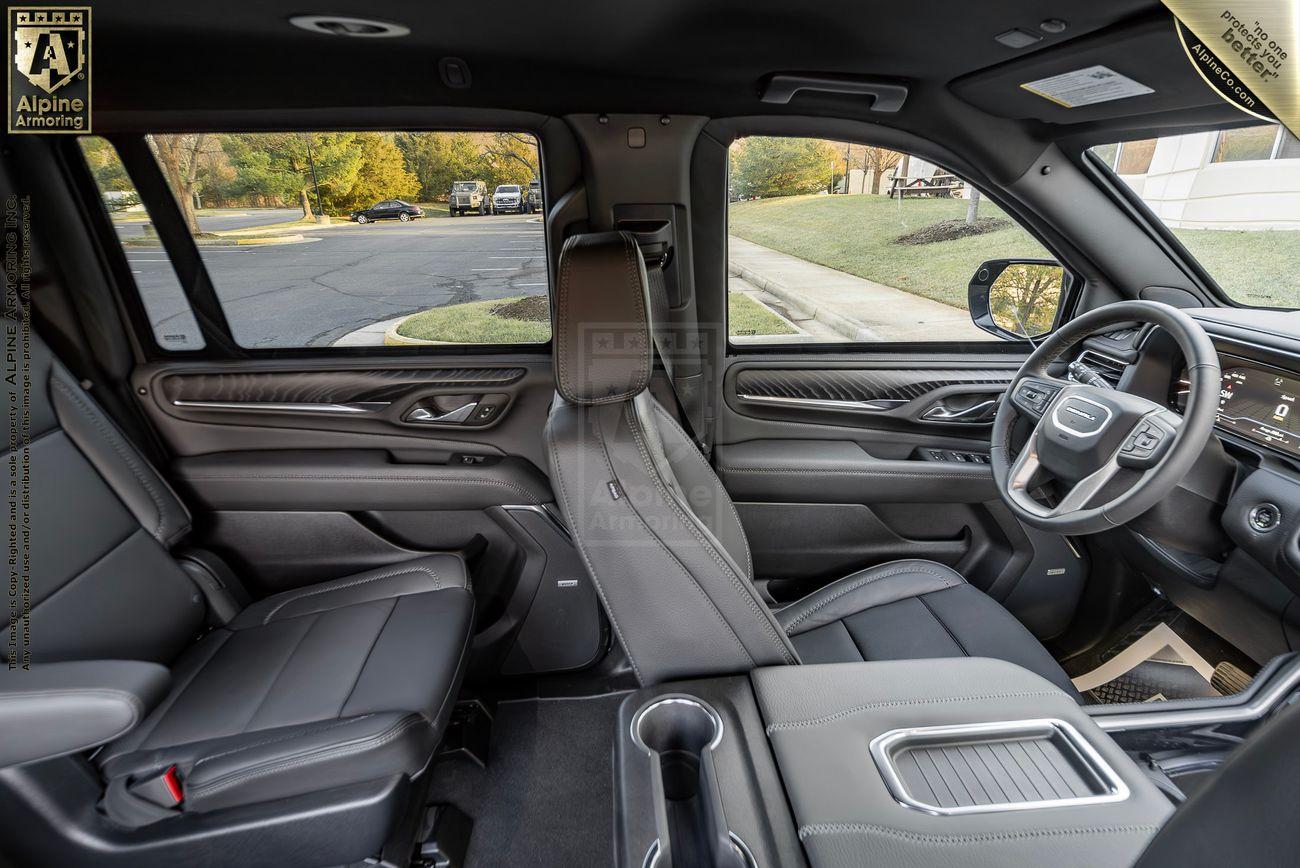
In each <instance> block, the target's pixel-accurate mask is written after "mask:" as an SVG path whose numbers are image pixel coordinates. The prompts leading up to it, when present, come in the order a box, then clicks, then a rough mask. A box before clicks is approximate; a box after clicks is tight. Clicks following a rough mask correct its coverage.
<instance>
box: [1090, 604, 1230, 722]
mask: <svg viewBox="0 0 1300 868" xmlns="http://www.w3.org/2000/svg"><path fill="white" fill-rule="evenodd" d="M1213 676H1214V666H1213V665H1212V664H1211V663H1210V662H1209V661H1207V660H1206V659H1205V658H1204V657H1202V656H1201V655H1200V654H1198V653H1197V652H1196V650H1195V649H1194V648H1193V647H1192V646H1191V645H1190V644H1189V643H1188V642H1187V641H1186V640H1185V639H1183V638H1182V637H1181V636H1179V635H1178V634H1177V633H1175V632H1174V630H1173V629H1172V628H1171V627H1170V626H1169V625H1168V624H1165V623H1158V624H1156V625H1155V626H1153V627H1151V628H1150V629H1149V630H1147V631H1146V632H1145V633H1143V634H1142V636H1141V637H1140V638H1138V639H1137V640H1136V641H1134V642H1132V643H1131V644H1129V645H1128V647H1126V648H1124V649H1123V650H1122V651H1120V652H1119V653H1118V654H1115V655H1114V656H1112V657H1110V658H1109V659H1107V660H1106V662H1104V663H1102V664H1101V665H1100V666H1098V667H1097V668H1095V669H1093V670H1092V671H1090V672H1086V673H1084V674H1082V675H1079V676H1077V677H1075V678H1074V679H1072V680H1073V681H1074V686H1075V688H1076V689H1077V690H1078V691H1079V692H1080V693H1083V694H1085V695H1087V696H1088V697H1089V698H1091V699H1092V700H1093V701H1094V702H1098V703H1118V702H1155V701H1159V700H1162V699H1194V698H1199V697H1210V696H1218V695H1219V692H1218V691H1217V690H1215V689H1214V688H1213V687H1212V686H1211V685H1210V680H1211V678H1212V677H1213Z"/></svg>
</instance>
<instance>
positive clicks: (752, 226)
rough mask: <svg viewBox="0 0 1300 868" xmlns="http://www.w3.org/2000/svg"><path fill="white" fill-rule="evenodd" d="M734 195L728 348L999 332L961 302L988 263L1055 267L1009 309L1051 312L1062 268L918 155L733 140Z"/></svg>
mask: <svg viewBox="0 0 1300 868" xmlns="http://www.w3.org/2000/svg"><path fill="white" fill-rule="evenodd" d="M728 199H729V205H728V212H727V214H728V216H727V232H728V239H727V243H728V272H729V287H728V288H729V293H728V334H729V336H730V339H731V341H732V343H734V344H739V345H746V344H775V343H794V342H797V343H808V342H821V343H845V342H859V343H869V342H908V343H911V342H931V341H932V342H945V343H951V342H959V341H994V340H999V338H997V337H994V336H992V335H990V334H989V333H988V332H987V331H985V330H983V329H982V328H980V327H977V326H976V325H975V324H974V323H973V322H972V320H971V314H970V310H969V306H968V303H967V287H968V284H970V283H971V280H972V277H973V276H974V275H975V274H976V273H977V272H978V271H980V270H981V269H980V266H981V263H983V262H985V261H986V260H994V259H1004V260H1036V261H1038V263H1037V264H1036V266H1035V268H1036V269H1037V271H1036V273H1038V274H1040V275H1042V274H1045V271H1052V272H1054V273H1055V275H1056V277H1055V280H1054V282H1053V280H1052V279H1051V276H1050V275H1047V278H1048V279H1046V280H1045V281H1044V280H1039V281H1037V282H1034V281H1030V282H1028V283H1026V284H1025V288H1024V292H1019V290H1015V292H1017V293H1019V294H1017V295H1016V296H1015V297H1016V301H1015V303H1014V304H1013V305H1012V307H1011V308H1008V310H1012V309H1013V312H1014V313H1015V314H1017V315H1019V316H1020V317H1021V318H1022V319H1023V320H1024V323H1025V328H1026V329H1028V330H1030V331H1039V330H1040V328H1041V327H1042V326H1043V325H1044V324H1046V328H1048V329H1050V327H1051V323H1052V322H1053V321H1054V319H1055V316H1056V309H1057V306H1058V305H1059V302H1060V296H1061V291H1060V290H1061V279H1060V276H1061V274H1062V273H1063V272H1062V270H1061V268H1060V266H1057V265H1054V264H1052V263H1051V262H1050V260H1052V259H1053V256H1052V254H1051V253H1050V252H1048V251H1047V250H1046V249H1045V248H1044V247H1043V246H1042V245H1041V244H1040V243H1039V242H1038V241H1037V240H1036V239H1035V238H1034V237H1033V236H1032V235H1030V234H1029V233H1028V232H1026V231H1025V230H1024V229H1023V228H1022V227H1021V226H1020V225H1019V224H1017V223H1016V222H1015V220H1014V219H1012V218H1011V217H1010V216H1009V215H1007V214H1006V213H1004V212H1003V211H1002V210H1001V209H999V208H998V207H997V206H996V205H994V204H993V203H992V202H990V201H989V200H988V199H986V198H983V197H981V196H980V193H979V191H978V190H976V189H974V188H973V187H970V186H969V185H968V184H966V183H965V182H964V181H963V180H962V179H961V178H959V177H957V176H955V175H953V174H951V173H949V172H948V171H947V170H945V169H944V168H943V167H941V166H937V165H935V164H933V163H930V162H927V161H925V160H924V159H921V158H920V157H917V156H914V155H909V154H903V153H899V152H897V151H891V150H889V149H887V148H880V147H872V146H868V145H862V144H857V143H848V142H837V141H828V140H824V139H805V138H786V137H772V136H755V137H751V138H745V139H740V140H738V141H736V142H735V143H733V144H732V146H731V152H730V175H729V193H728ZM1042 260H1048V261H1049V262H1048V263H1043V262H1042ZM1010 283H1011V281H1010V279H1009V278H1008V281H1006V284H1007V286H1009V285H1010ZM1008 291H1011V290H1008ZM1022 296H1023V297H1022ZM995 319H996V318H995ZM997 324H998V325H999V326H1000V325H1001V323H1000V322H998V323H997ZM1006 331H1007V332H1009V333H1016V334H1018V333H1020V331H1021V329H1015V328H1011V329H1006ZM1007 336H1008V337H1009V336H1011V334H1007Z"/></svg>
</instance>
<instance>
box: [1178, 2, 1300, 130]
mask: <svg viewBox="0 0 1300 868" xmlns="http://www.w3.org/2000/svg"><path fill="white" fill-rule="evenodd" d="M1164 3H1165V5H1166V6H1168V7H1169V9H1170V10H1171V11H1172V12H1173V13H1174V15H1175V16H1176V17H1177V28H1178V35H1179V38H1180V39H1181V40H1182V43H1183V48H1184V50H1185V51H1186V52H1187V57H1188V59H1190V60H1191V62H1192V65H1193V67H1194V68H1195V69H1196V71H1197V72H1198V73H1200V76H1201V78H1203V79H1204V80H1205V82H1206V84H1208V85H1209V86H1210V87H1211V88H1213V89H1214V90H1215V92H1216V93H1218V94H1219V96H1221V97H1223V98H1224V99H1225V100H1227V101H1228V102H1229V103H1231V104H1232V105H1235V106H1236V107H1237V108H1239V109H1241V110H1242V111H1244V112H1246V113H1248V114H1252V115H1254V116H1255V117H1257V118H1261V119H1262V120H1269V121H1271V120H1279V121H1281V122H1282V124H1283V126H1285V127H1287V128H1288V129H1289V130H1291V132H1292V133H1295V134H1297V135H1300V132H1298V131H1300V57H1298V56H1297V55H1296V52H1297V51H1300V0H1164Z"/></svg>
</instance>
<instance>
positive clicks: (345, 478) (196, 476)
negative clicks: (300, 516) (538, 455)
mask: <svg viewBox="0 0 1300 868" xmlns="http://www.w3.org/2000/svg"><path fill="white" fill-rule="evenodd" d="M184 479H185V480H186V481H187V482H223V481H231V480H234V481H243V480H249V479H315V480H323V481H327V482H330V481H334V482H466V483H472V484H476V485H478V484H482V485H500V486H504V487H505V488H509V489H511V490H512V491H517V492H519V493H520V494H522V495H523V496H524V497H527V498H530V499H532V500H534V501H535V500H537V495H536V494H535V493H534V492H531V491H529V490H528V489H526V488H524V487H522V486H519V485H515V484H514V483H513V482H507V481H506V480H504V479H491V478H489V477H485V476H428V475H424V476H385V475H370V474H362V473H353V474H346V473H339V474H333V473H190V474H185V475H184Z"/></svg>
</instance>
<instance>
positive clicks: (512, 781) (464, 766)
mask: <svg viewBox="0 0 1300 868" xmlns="http://www.w3.org/2000/svg"><path fill="white" fill-rule="evenodd" d="M625 695H626V694H612V695H608V696H600V697H593V698H588V699H542V700H527V701H515V702H503V703H501V704H499V705H498V706H497V713H496V717H495V719H494V720H493V723H492V742H491V747H490V749H489V757H488V767H487V768H486V769H483V768H480V767H479V766H478V765H477V764H475V763H474V762H472V761H470V760H468V759H463V758H460V757H448V758H444V759H441V760H439V761H438V763H437V765H435V766H434V769H433V781H432V787H431V790H430V794H429V801H430V803H431V804H452V805H455V806H456V807H458V808H460V809H461V810H462V811H464V812H465V813H466V814H468V815H469V816H470V817H471V818H473V820H474V832H473V835H472V836H471V838H470V846H469V854H468V857H467V859H466V862H467V864H468V866H469V868H485V866H500V865H529V866H552V865H554V866H571V865H583V866H586V865H592V866H600V865H609V864H611V863H612V862H613V858H614V855H613V853H614V843H613V842H614V804H613V802H614V794H613V777H614V771H613V749H614V736H615V731H616V729H617V726H618V707H619V703H620V702H621V701H622V699H623V697H624V696H625Z"/></svg>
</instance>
